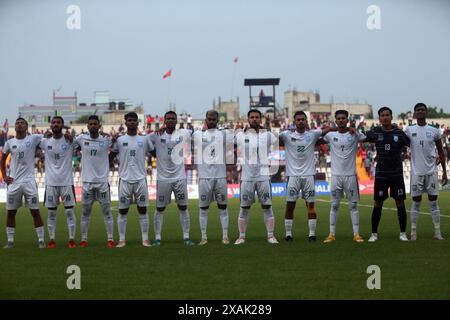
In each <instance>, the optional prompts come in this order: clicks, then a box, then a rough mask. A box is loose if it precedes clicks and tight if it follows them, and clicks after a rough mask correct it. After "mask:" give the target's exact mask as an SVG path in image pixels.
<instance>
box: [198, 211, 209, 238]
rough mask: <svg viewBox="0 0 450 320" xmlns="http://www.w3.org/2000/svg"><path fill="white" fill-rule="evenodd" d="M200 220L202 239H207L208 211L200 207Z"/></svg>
mask: <svg viewBox="0 0 450 320" xmlns="http://www.w3.org/2000/svg"><path fill="white" fill-rule="evenodd" d="M199 220H200V230H201V232H202V239H203V240H206V239H207V236H206V227H207V225H208V211H207V210H204V209H202V208H200V214H199Z"/></svg>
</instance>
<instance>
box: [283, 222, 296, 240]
mask: <svg viewBox="0 0 450 320" xmlns="http://www.w3.org/2000/svg"><path fill="white" fill-rule="evenodd" d="M293 224H294V219H284V228H285V229H286V237H288V236H289V237H292V225H293Z"/></svg>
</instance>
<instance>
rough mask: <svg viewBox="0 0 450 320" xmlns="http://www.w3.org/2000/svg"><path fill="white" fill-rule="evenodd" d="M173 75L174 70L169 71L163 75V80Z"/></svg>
mask: <svg viewBox="0 0 450 320" xmlns="http://www.w3.org/2000/svg"><path fill="white" fill-rule="evenodd" d="M171 75H172V69H169V71H167V72H166V73H164V75H163V79H165V78H167V77H170V76H171Z"/></svg>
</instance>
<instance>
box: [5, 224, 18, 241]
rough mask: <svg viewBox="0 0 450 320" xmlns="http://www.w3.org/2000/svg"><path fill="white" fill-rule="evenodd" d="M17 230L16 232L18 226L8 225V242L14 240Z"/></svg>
mask: <svg viewBox="0 0 450 320" xmlns="http://www.w3.org/2000/svg"><path fill="white" fill-rule="evenodd" d="M15 232H16V228H11V227H6V235H7V237H8V242H14V234H15Z"/></svg>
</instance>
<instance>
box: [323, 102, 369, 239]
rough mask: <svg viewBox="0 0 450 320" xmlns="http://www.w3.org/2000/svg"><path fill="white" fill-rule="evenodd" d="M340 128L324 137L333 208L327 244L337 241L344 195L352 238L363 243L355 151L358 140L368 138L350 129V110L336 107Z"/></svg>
mask: <svg viewBox="0 0 450 320" xmlns="http://www.w3.org/2000/svg"><path fill="white" fill-rule="evenodd" d="M334 117H335V122H336V125H337V127H338V131H335V132H328V133H327V134H326V135H325V136H324V140H325V141H326V142H328V145H329V147H330V152H331V209H330V234H329V235H328V237H327V238H326V239H325V241H324V243H330V242H333V241H335V240H336V237H335V236H336V223H337V220H338V213H339V206H340V203H341V199H342V197H343V196H344V193H345V195H346V196H347V200H348V202H349V208H350V216H351V220H352V225H353V240H354V241H356V242H364V239H363V238H362V237H361V236H360V234H359V211H358V202H359V187H358V178H357V176H356V152H357V150H358V144H359V142H361V141H363V140H365V139H366V136H365V135H364V134H362V133H359V132H357V133H356V134H355V132H350V129H351V128H349V127H347V124H348V111H346V110H337V111H336V112H335V114H334Z"/></svg>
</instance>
